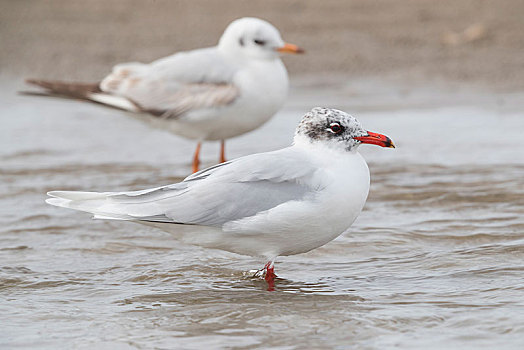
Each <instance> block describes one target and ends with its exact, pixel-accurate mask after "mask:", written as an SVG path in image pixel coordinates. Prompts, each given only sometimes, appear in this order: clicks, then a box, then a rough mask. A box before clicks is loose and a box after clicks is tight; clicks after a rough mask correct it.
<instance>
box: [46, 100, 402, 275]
mask: <svg viewBox="0 0 524 350" xmlns="http://www.w3.org/2000/svg"><path fill="white" fill-rule="evenodd" d="M361 143H370V144H375V145H379V146H382V147H394V145H393V142H392V141H391V140H390V139H389V138H388V137H386V136H384V135H381V134H377V133H373V132H370V131H366V130H365V129H364V128H363V127H362V126H361V124H360V122H359V121H358V120H357V119H355V118H354V117H352V116H350V115H349V114H347V113H345V112H342V111H339V110H335V109H328V108H320V107H317V108H314V109H313V110H312V111H311V112H309V113H307V114H306V115H305V116H304V117H303V119H302V121H301V122H300V124H299V125H298V127H297V129H296V132H295V137H294V142H293V145H292V146H290V147H287V148H283V149H280V150H277V151H273V152H266V153H258V154H253V155H249V156H245V157H242V158H238V159H235V160H232V161H229V162H226V163H222V164H219V165H215V166H213V167H211V168H208V169H205V170H202V171H200V172H198V173H196V174H193V175H191V176H189V177H187V178H186V179H184V181H182V182H179V183H176V184H172V185H168V186H162V187H157V188H152V189H146V190H142V191H133V192H102V193H97V192H75V191H52V192H49V193H48V194H49V195H50V196H51V197H53V198H50V199H47V203H49V204H52V205H56V206H60V207H66V208H71V209H76V210H81V211H85V212H89V213H92V214H94V217H95V218H99V219H114V220H130V221H136V222H139V223H143V224H148V225H152V226H155V227H158V228H160V229H162V230H164V231H167V232H170V233H171V234H173V235H174V236H176V237H177V238H178V239H180V240H181V241H183V242H185V243H190V244H195V245H199V246H203V247H208V248H216V249H222V250H226V251H230V252H235V253H238V254H244V255H251V256H257V257H263V258H265V259H266V261H268V263H267V264H266V266H265V270H266V280H267V281H268V282H269V283H273V279H274V276H275V275H274V270H273V262H274V261H275V259H276V257H278V256H282V255H292V254H300V253H305V252H308V251H310V250H312V249H315V248H318V247H320V246H322V245H324V244H326V243H328V242H330V241H331V240H333V239H335V238H336V237H338V236H339V235H340V234H342V233H343V232H344V231H346V230H347V229H348V228H349V227H350V226H351V224H352V223H353V221H354V220H355V219H356V218H357V216H358V215H359V214H360V212H361V210H362V208H363V206H364V203H365V202H366V198H367V195H368V191H369V184H370V177H369V169H368V166H367V164H366V162H365V160H364V158H362V156H361V155H360V154H359V153H358V151H357V149H358V146H359V145H360V144H361Z"/></svg>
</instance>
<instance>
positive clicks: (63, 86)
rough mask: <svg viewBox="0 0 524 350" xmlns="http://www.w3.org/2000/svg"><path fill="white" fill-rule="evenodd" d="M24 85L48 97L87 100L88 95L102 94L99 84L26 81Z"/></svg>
mask: <svg viewBox="0 0 524 350" xmlns="http://www.w3.org/2000/svg"><path fill="white" fill-rule="evenodd" d="M26 83H28V84H31V85H36V86H39V87H41V88H44V89H46V90H47V92H48V93H49V94H50V95H60V96H66V97H71V98H79V99H87V98H88V96H89V94H92V93H99V92H102V90H100V87H99V83H69V82H64V81H56V80H38V79H27V80H26Z"/></svg>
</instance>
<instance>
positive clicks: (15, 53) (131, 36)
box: [0, 0, 524, 90]
mask: <svg viewBox="0 0 524 350" xmlns="http://www.w3.org/2000/svg"><path fill="white" fill-rule="evenodd" d="M523 13H524V2H523V1H519V0H502V1H479V0H460V1H453V0H443V1H431V0H423V1H405V0H379V1H367V0H350V1H334V0H327V1H315V0H307V1H278V0H269V1H263V2H252V1H231V0H227V1H167V0H155V1H151V0H148V1H139V0H114V1H111V2H107V1H104V0H91V1H89V2H85V1H78V0H73V1H71V0H53V1H50V0H48V1H9V0H2V1H0V43H1V46H2V54H1V55H0V69H1V74H2V75H4V76H5V75H7V76H14V77H16V78H20V77H26V76H30V77H42V78H57V79H66V80H67V79H82V80H86V81H96V80H99V79H101V78H102V77H103V76H104V74H106V73H107V72H108V71H109V70H110V69H111V67H112V66H113V65H114V64H117V63H120V62H126V61H141V62H149V61H151V60H154V59H156V58H159V57H162V56H165V55H168V54H171V53H173V52H176V51H181V50H188V49H194V48H198V47H203V46H211V45H214V44H215V43H216V42H217V40H218V38H219V37H220V35H221V33H222V31H223V30H224V28H225V27H226V26H227V24H228V23H229V22H230V21H231V20H233V19H235V18H238V17H243V16H256V17H260V18H264V19H266V20H269V21H270V22H272V23H273V24H274V25H276V26H277V27H278V28H279V29H280V30H281V32H282V35H283V37H284V39H285V40H287V41H289V42H293V43H296V44H299V45H301V46H303V47H304V48H305V49H306V50H307V52H308V54H307V55H304V56H302V57H287V58H285V61H286V65H287V67H288V68H289V71H290V74H291V75H292V77H295V78H297V77H303V76H308V75H316V76H318V75H319V74H321V75H322V76H323V77H324V78H326V79H327V78H333V77H336V78H337V79H352V78H357V77H380V78H382V79H393V80H398V81H401V82H425V81H429V82H435V81H437V82H441V81H450V82H459V83H467V84H474V85H480V86H486V87H489V88H496V89H504V90H515V89H522V88H524V21H523V20H522V14H523ZM317 82H318V79H317Z"/></svg>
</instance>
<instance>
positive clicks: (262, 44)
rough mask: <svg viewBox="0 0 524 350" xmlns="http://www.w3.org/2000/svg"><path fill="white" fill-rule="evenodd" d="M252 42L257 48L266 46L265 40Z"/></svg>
mask: <svg viewBox="0 0 524 350" xmlns="http://www.w3.org/2000/svg"><path fill="white" fill-rule="evenodd" d="M253 42H254V43H255V44H257V45H259V46H264V45H266V41H265V40H261V39H255V40H253Z"/></svg>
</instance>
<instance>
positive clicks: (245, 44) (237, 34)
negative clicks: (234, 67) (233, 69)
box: [218, 17, 304, 60]
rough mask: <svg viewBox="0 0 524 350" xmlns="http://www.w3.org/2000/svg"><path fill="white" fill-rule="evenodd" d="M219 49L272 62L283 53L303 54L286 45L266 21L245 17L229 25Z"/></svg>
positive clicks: (293, 46) (235, 54)
mask: <svg viewBox="0 0 524 350" xmlns="http://www.w3.org/2000/svg"><path fill="white" fill-rule="evenodd" d="M218 48H219V49H220V50H222V52H224V53H226V54H228V55H234V56H236V57H238V58H250V59H262V60H264V59H265V60H271V59H276V58H278V57H279V55H280V53H281V52H287V53H302V52H304V51H303V50H302V49H301V48H299V47H298V46H296V45H293V44H288V43H285V42H284V40H282V37H281V36H280V33H279V31H278V29H276V28H275V27H274V26H273V25H271V24H270V23H269V22H266V21H264V20H261V19H258V18H253V17H244V18H240V19H237V20H235V21H233V22H231V23H230V24H229V26H228V27H227V28H226V30H225V31H224V34H222V37H221V38H220V41H219V42H218Z"/></svg>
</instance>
